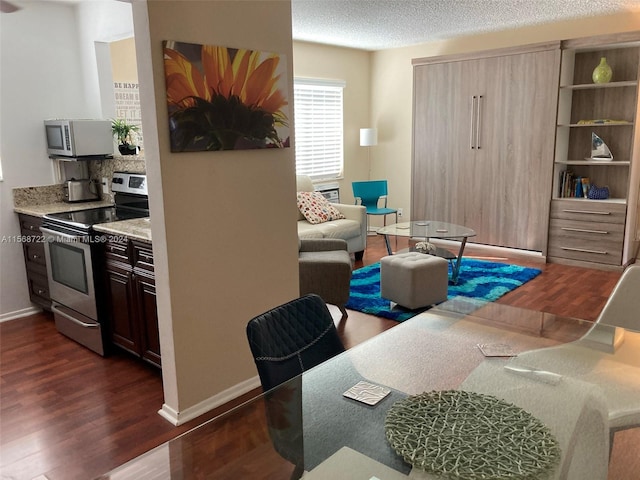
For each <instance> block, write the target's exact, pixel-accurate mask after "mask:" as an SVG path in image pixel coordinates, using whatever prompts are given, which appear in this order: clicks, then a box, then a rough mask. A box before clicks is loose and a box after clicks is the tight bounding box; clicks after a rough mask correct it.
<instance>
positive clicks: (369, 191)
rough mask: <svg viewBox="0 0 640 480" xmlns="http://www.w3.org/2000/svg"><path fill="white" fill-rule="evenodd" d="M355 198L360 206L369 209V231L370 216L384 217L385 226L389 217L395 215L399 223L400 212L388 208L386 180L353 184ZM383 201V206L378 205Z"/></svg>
mask: <svg viewBox="0 0 640 480" xmlns="http://www.w3.org/2000/svg"><path fill="white" fill-rule="evenodd" d="M351 186H352V188H353V196H354V197H355V199H356V205H357V204H358V201H359V202H360V205H363V206H364V207H365V208H366V209H367V231H369V226H368V223H369V222H368V220H369V215H382V216H383V224H384V225H386V224H387V215H391V214H393V215H395V216H396V221H395V223H398V210H396V209H395V208H387V181H386V180H370V181H366V182H352V183H351ZM381 199H382V200H383V206H382V207H380V206H378V204H379V203H380V200H381Z"/></svg>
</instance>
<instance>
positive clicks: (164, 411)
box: [158, 375, 260, 427]
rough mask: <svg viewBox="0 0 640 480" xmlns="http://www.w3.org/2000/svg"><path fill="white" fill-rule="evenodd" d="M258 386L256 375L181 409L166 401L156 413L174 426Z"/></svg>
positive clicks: (258, 381) (258, 379) (258, 380)
mask: <svg viewBox="0 0 640 480" xmlns="http://www.w3.org/2000/svg"><path fill="white" fill-rule="evenodd" d="M259 386H260V378H259V377H258V376H257V375H256V376H255V377H253V378H250V379H248V380H245V381H244V382H241V383H239V384H237V385H234V386H233V387H231V388H228V389H227V390H224V391H223V392H220V393H219V394H217V395H214V396H213V397H209V398H207V399H206V400H203V401H202V402H200V403H197V404H196V405H194V406H192V407H189V408H186V409H184V410H182V411H180V412H179V411H177V410H175V409H174V408H172V407H170V406H169V405H167V404H166V403H165V404H163V405H162V408H161V409H160V410H158V414H159V415H160V416H161V417H162V418H164V419H165V420H168V421H169V422H171V423H172V424H174V425H175V426H176V427H177V426H179V425H182V424H184V423H186V422H188V421H189V420H193V419H194V418H196V417H199V416H200V415H202V414H204V413H207V412H208V411H210V410H213V409H214V408H216V407H219V406H221V405H224V404H225V403H227V402H230V401H231V400H233V399H235V398H238V397H239V396H240V395H244V394H245V393H247V392H250V391H251V390H253V389H254V388H258V387H259Z"/></svg>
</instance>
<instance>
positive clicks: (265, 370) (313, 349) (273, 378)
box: [247, 294, 345, 392]
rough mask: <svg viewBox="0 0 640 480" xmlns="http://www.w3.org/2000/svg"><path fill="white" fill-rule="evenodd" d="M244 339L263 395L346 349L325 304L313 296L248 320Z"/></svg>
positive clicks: (306, 296)
mask: <svg viewBox="0 0 640 480" xmlns="http://www.w3.org/2000/svg"><path fill="white" fill-rule="evenodd" d="M247 339H248V340H249V347H250V348H251V353H252V354H253V358H254V361H255V362H256V367H257V369H258V375H259V376H260V382H261V383H262V389H263V390H264V391H265V392H266V391H268V390H271V389H272V388H274V387H276V386H278V385H279V384H281V383H282V382H286V381H287V380H290V379H291V378H293V377H295V376H296V375H300V374H301V373H302V372H304V371H305V370H308V369H310V368H312V367H315V366H316V365H319V364H320V363H322V362H324V361H325V360H328V359H330V358H331V357H333V356H335V355H337V354H339V353H341V352H344V350H345V349H344V346H343V345H342V341H341V340H340V337H339V336H338V331H337V329H336V327H335V324H334V323H333V317H332V316H331V313H330V312H329V309H328V308H327V305H326V303H325V302H324V300H322V298H320V297H319V296H318V295H315V294H308V295H304V296H302V297H300V298H296V299H295V300H291V301H290V302H287V303H285V304H284V305H280V306H278V307H275V308H273V309H271V310H269V311H267V312H265V313H263V314H262V315H258V316H257V317H255V318H253V319H251V320H250V321H249V323H248V324H247Z"/></svg>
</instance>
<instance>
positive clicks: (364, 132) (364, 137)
mask: <svg viewBox="0 0 640 480" xmlns="http://www.w3.org/2000/svg"><path fill="white" fill-rule="evenodd" d="M377 144H378V130H377V129H375V128H361V129H360V146H361V147H371V146H372V145H377Z"/></svg>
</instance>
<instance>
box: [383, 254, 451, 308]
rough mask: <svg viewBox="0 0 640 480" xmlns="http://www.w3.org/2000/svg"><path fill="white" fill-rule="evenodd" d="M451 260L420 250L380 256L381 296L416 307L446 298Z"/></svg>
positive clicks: (442, 300) (403, 304) (406, 305)
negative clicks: (420, 251)
mask: <svg viewBox="0 0 640 480" xmlns="http://www.w3.org/2000/svg"><path fill="white" fill-rule="evenodd" d="M448 286H449V262H447V260H445V259H444V258H440V257H435V256H433V255H427V254H424V253H419V252H407V253H399V254H397V255H389V256H387V257H383V258H382V259H380V296H382V298H386V299H388V300H391V301H392V302H395V303H397V304H398V305H401V306H403V307H405V308H408V309H410V310H415V309H416V308H421V307H426V306H428V305H433V304H436V303H440V302H444V301H445V300H446V299H447V288H448Z"/></svg>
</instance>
